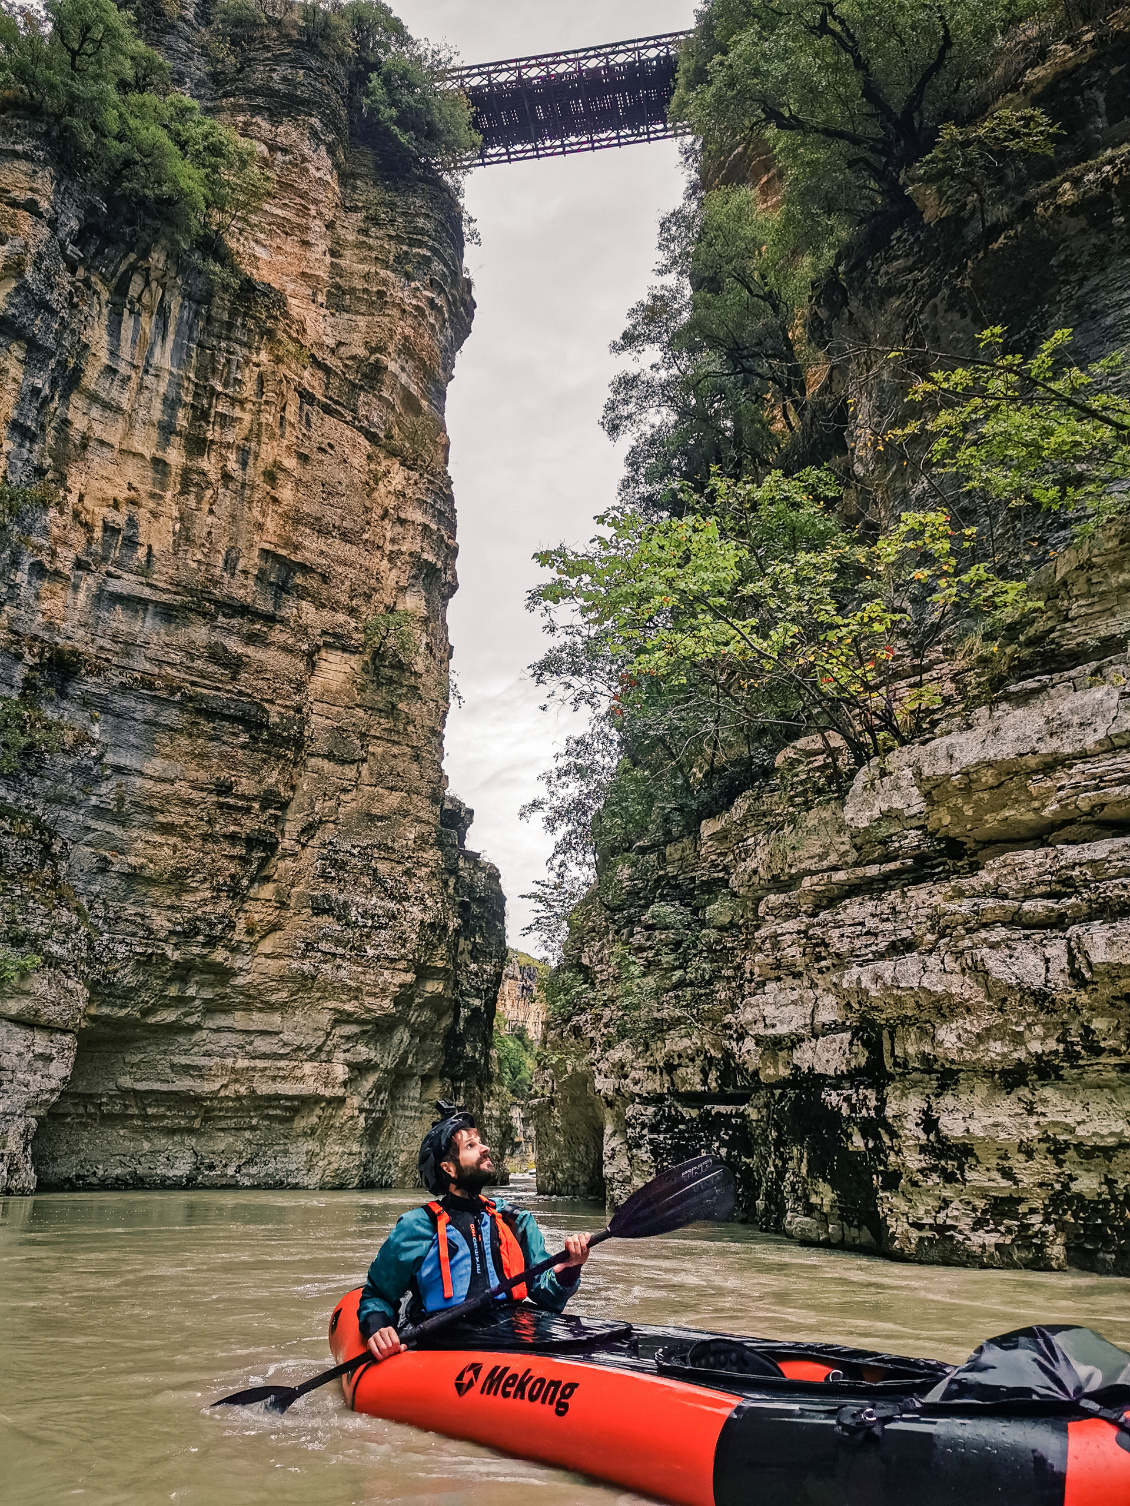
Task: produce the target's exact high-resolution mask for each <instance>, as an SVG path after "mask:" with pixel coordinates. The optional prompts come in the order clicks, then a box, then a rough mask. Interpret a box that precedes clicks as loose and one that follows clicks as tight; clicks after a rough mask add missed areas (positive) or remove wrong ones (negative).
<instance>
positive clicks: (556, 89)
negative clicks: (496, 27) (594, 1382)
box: [445, 31, 689, 163]
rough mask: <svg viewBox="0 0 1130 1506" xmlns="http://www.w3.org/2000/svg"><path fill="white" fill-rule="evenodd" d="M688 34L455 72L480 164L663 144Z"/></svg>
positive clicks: (452, 80)
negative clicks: (641, 143) (479, 144)
mask: <svg viewBox="0 0 1130 1506" xmlns="http://www.w3.org/2000/svg"><path fill="white" fill-rule="evenodd" d="M688 35H689V33H688V32H685V31H670V32H664V33H662V34H661V35H659V36H653V37H637V38H635V39H634V40H632V41H628V42H614V43H612V44H610V45H608V46H605V47H582V48H578V49H577V50H576V51H573V52H543V53H539V54H538V55H537V56H535V57H525V58H507V59H503V60H502V61H500V62H496V63H481V64H478V65H476V66H473V67H469V68H457V69H452V70H451V72H450V73H448V74H447V75H446V80H445V81H446V82H447V83H449V84H451V85H452V86H453V87H455V88H457V89H460V90H461V91H462V92H463V93H464V94H466V96H467V98H468V99H469V101H470V104H471V111H472V116H473V120H474V124H475V129H476V130H477V131H478V132H479V133H480V134H481V136H482V138H483V144H482V149H481V151H480V152H479V153H478V155H477V156H476V157H475V158H474V159H472V160H473V161H476V162H483V163H486V162H520V161H523V160H525V159H527V158H531V157H561V156H565V155H566V154H568V153H570V152H597V151H601V150H603V149H604V148H606V147H613V146H626V145H628V144H629V143H631V142H634V141H662V140H665V139H666V138H667V137H670V136H674V135H675V134H676V133H677V128H676V127H674V126H672V125H671V123H670V122H669V121H668V119H667V112H668V110H669V108H670V104H671V96H672V94H673V93H674V89H675V73H676V69H677V67H678V60H679V49H680V47H681V45H682V43H683V40H684V38H686V37H687V36H688Z"/></svg>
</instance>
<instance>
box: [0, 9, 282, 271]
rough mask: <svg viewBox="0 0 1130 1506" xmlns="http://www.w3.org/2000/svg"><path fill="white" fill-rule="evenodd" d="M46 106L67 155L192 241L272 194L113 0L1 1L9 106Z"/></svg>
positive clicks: (247, 152)
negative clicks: (21, 5) (173, 82)
mask: <svg viewBox="0 0 1130 1506" xmlns="http://www.w3.org/2000/svg"><path fill="white" fill-rule="evenodd" d="M5 107H6V108H7V109H9V110H10V109H23V110H26V111H29V112H31V113H34V114H39V115H42V116H44V117H46V118H47V119H48V120H49V121H50V122H51V126H52V134H53V137H54V141H55V144H56V148H57V150H58V153H59V155H60V157H61V159H62V160H63V162H64V163H65V165H66V166H67V167H68V168H69V169H70V170H71V171H72V172H75V173H79V174H82V175H83V176H84V177H85V178H86V179H87V181H88V182H89V183H91V185H92V186H94V187H96V188H98V189H100V190H101V191H103V192H105V193H107V194H109V195H110V196H111V197H114V198H117V199H118V200H120V201H122V202H124V203H126V204H132V205H134V206H137V207H138V208H139V209H140V210H141V211H143V212H145V213H149V214H151V215H152V216H153V217H154V218H155V219H158V220H160V221H162V222H163V223H164V224H165V225H166V226H167V227H168V228H169V229H171V230H172V231H173V232H174V234H177V235H179V236H180V237H181V238H182V239H184V240H186V241H192V240H194V239H195V238H196V237H197V236H198V235H200V234H201V232H202V231H204V230H206V229H209V228H210V229H211V230H212V232H213V235H214V236H216V235H218V234H220V233H222V231H223V229H230V227H231V224H232V222H233V220H234V218H235V216H236V215H237V214H238V213H241V212H246V211H247V210H248V208H249V207H251V206H252V205H253V204H254V203H256V202H260V201H261V199H262V197H263V196H265V194H266V192H267V190H268V187H269V179H268V178H267V177H266V175H264V174H262V173H260V172H259V170H258V169H257V168H256V167H255V164H254V153H253V149H252V148H251V147H250V146H249V145H248V143H246V142H243V141H242V140H241V139H240V138H239V137H238V136H237V135H236V134H235V132H234V131H232V130H231V129H230V128H229V127H227V126H225V125H223V124H221V123H220V122H219V121H215V120H211V119H209V118H208V117H207V116H204V115H202V114H201V112H200V109H199V106H198V105H197V104H196V103H195V102H194V101H193V100H190V99H189V98H188V97H187V96H186V95H184V94H179V93H177V92H176V91H174V90H173V89H172V88H171V86H170V81H169V70H168V65H167V64H166V63H165V61H164V59H163V58H161V57H160V56H159V55H158V54H157V53H156V52H154V51H153V49H152V48H150V47H147V46H145V44H144V43H143V42H142V41H141V39H140V38H139V37H138V35H137V32H136V29H135V27H134V25H133V22H132V21H131V19H130V17H129V16H128V15H127V14H126V13H125V12H123V11H121V10H119V9H118V7H117V6H116V5H114V4H113V0H47V5H46V7H45V9H44V11H43V12H42V13H40V12H37V11H32V10H30V9H25V10H21V11H19V12H18V13H13V12H11V11H10V10H3V11H0V109H3V108H5Z"/></svg>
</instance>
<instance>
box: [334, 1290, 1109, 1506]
mask: <svg viewBox="0 0 1130 1506" xmlns="http://www.w3.org/2000/svg"><path fill="white" fill-rule="evenodd" d="M359 1298H360V1292H359V1291H354V1292H350V1293H349V1294H348V1296H346V1297H343V1298H342V1300H341V1302H339V1303H338V1305H337V1307H336V1308H335V1309H334V1312H333V1316H332V1318H331V1320H330V1347H331V1349H332V1350H333V1353H334V1356H335V1358H336V1360H337V1361H338V1363H341V1362H343V1361H345V1360H347V1359H349V1358H351V1357H352V1356H353V1355H356V1354H360V1353H361V1352H362V1350H363V1349H364V1344H363V1342H362V1340H361V1336H360V1332H359V1330H358V1327H357V1304H358V1301H359ZM1031 1332H1034V1333H1042V1332H1048V1333H1054V1332H1055V1331H1054V1330H1031ZM1072 1332H1073V1333H1075V1334H1080V1333H1082V1334H1087V1333H1088V1332H1089V1331H1088V1330H1082V1329H1075V1330H1072ZM1089 1337H1090V1338H1091V1339H1095V1340H1096V1341H1097V1342H1098V1343H1100V1344H1101V1343H1103V1341H1102V1340H1098V1339H1097V1336H1096V1335H1089ZM436 1338H437V1340H438V1342H435V1346H434V1347H429V1348H426V1349H418V1350H412V1351H409V1352H405V1353H403V1354H400V1355H397V1356H396V1357H395V1358H394V1359H392V1360H388V1361H386V1362H385V1363H384V1364H381V1365H377V1364H372V1365H365V1366H363V1367H362V1368H360V1369H359V1370H357V1371H355V1372H353V1374H352V1375H350V1376H347V1377H346V1378H345V1379H344V1380H343V1383H342V1384H343V1387H344V1391H345V1398H346V1401H347V1402H348V1403H349V1405H350V1406H351V1407H352V1408H353V1409H354V1410H355V1411H358V1412H366V1413H369V1414H371V1415H372V1416H374V1417H383V1418H387V1419H389V1420H390V1421H393V1422H401V1423H408V1424H410V1425H411V1426H413V1427H418V1428H425V1429H430V1430H432V1431H434V1432H439V1433H444V1434H446V1435H447V1436H449V1437H452V1438H465V1439H468V1440H471V1441H473V1442H475V1443H481V1444H487V1445H489V1446H490V1447H492V1448H496V1449H500V1450H502V1451H504V1452H506V1453H509V1454H515V1455H518V1456H520V1457H521V1458H524V1459H533V1460H538V1461H541V1462H542V1463H545V1464H551V1465H557V1466H559V1467H561V1468H565V1469H570V1470H576V1471H579V1472H581V1473H584V1474H588V1475H592V1476H593V1477H594V1478H595V1479H598V1480H603V1481H607V1482H609V1483H611V1484H615V1485H619V1486H622V1487H625V1488H627V1489H629V1490H633V1491H636V1492H638V1493H640V1494H641V1495H646V1496H652V1497H654V1498H656V1499H657V1500H660V1501H670V1502H675V1503H678V1506H989V1503H993V1506H1130V1432H1128V1431H1126V1428H1125V1426H1123V1425H1120V1424H1121V1423H1122V1420H1123V1411H1122V1410H1120V1409H1115V1410H1112V1409H1111V1408H1110V1407H1109V1406H1101V1405H1100V1404H1099V1403H1096V1402H1087V1401H1084V1402H1082V1403H1079V1404H1077V1403H1074V1402H1070V1401H1069V1402H1067V1403H1063V1402H1056V1401H1051V1402H1049V1401H1047V1400H1043V1401H1041V1400H1039V1399H1036V1400H1033V1399H1027V1400H1022V1401H1017V1400H1011V1401H1009V1400H1007V1399H1006V1400H1005V1401H1004V1402H1003V1403H998V1404H994V1403H992V1402H990V1403H988V1404H986V1403H984V1402H982V1401H969V1402H961V1401H959V1402H958V1403H957V1404H956V1405H955V1404H953V1403H945V1404H938V1405H932V1404H931V1403H930V1401H929V1400H928V1399H926V1400H924V1399H923V1398H928V1396H929V1394H930V1393H931V1392H932V1391H934V1390H935V1389H936V1388H937V1387H939V1386H941V1385H946V1384H947V1377H951V1376H953V1375H954V1374H955V1372H954V1368H953V1367H952V1366H947V1365H943V1364H941V1363H939V1362H936V1361H931V1360H914V1359H905V1358H900V1357H898V1356H893V1355H885V1354H880V1353H877V1352H875V1353H873V1352H870V1351H864V1350H858V1349H849V1348H846V1347H844V1346H839V1345H835V1344H803V1345H788V1344H781V1343H774V1342H772V1341H767V1340H758V1339H748V1338H738V1337H726V1336H721V1335H710V1334H704V1333H701V1332H698V1331H693V1330H688V1329H675V1328H656V1327H639V1326H636V1327H633V1326H631V1325H629V1324H610V1323H595V1322H592V1321H590V1320H586V1319H581V1318H576V1317H572V1316H569V1317H558V1316H556V1315H553V1314H548V1313H544V1312H541V1311H539V1310H538V1309H536V1308H533V1307H529V1306H526V1305H520V1306H518V1307H507V1308H505V1309H503V1310H502V1311H501V1312H500V1313H499V1314H497V1315H494V1316H492V1318H491V1320H489V1321H487V1322H485V1323H483V1324H477V1325H476V1326H475V1327H474V1328H471V1327H469V1326H463V1327H459V1328H455V1329H452V1330H448V1331H447V1332H445V1333H444V1334H443V1335H442V1339H441V1338H440V1336H439V1335H437V1336H436ZM995 1342H997V1343H1000V1342H1002V1341H995ZM441 1344H442V1347H440V1345H441ZM984 1347H986V1348H987V1347H988V1346H984ZM1107 1348H1108V1349H1111V1350H1112V1352H1113V1353H1115V1354H1121V1351H1114V1350H1113V1347H1112V1346H1107ZM980 1353H981V1351H978V1354H980ZM975 1358H976V1357H975ZM1125 1358H1126V1360H1127V1362H1128V1364H1130V1355H1127V1356H1126V1357H1125ZM1005 1360H1006V1362H1008V1361H1009V1356H1008V1355H1005ZM966 1368H968V1367H966ZM962 1373H963V1372H956V1374H957V1375H958V1376H959V1377H960V1375H961V1374H962ZM958 1389H960V1388H958ZM973 1389H974V1391H975V1389H976V1388H975V1387H974V1388H973ZM1109 1399H1110V1398H1108V1400H1109ZM1125 1405H1126V1406H1127V1407H1130V1392H1128V1394H1127V1396H1126V1398H1125Z"/></svg>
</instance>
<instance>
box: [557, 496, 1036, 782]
mask: <svg viewBox="0 0 1130 1506" xmlns="http://www.w3.org/2000/svg"><path fill="white" fill-rule="evenodd" d="M837 495H838V492H837V488H836V485H835V482H834V480H833V478H832V477H831V476H830V475H829V473H827V472H819V471H807V472H802V473H800V474H799V475H797V476H796V477H792V478H787V477H785V476H783V475H782V474H781V473H779V472H774V473H772V474H771V475H770V476H769V477H768V478H767V479H766V480H765V481H764V482H763V483H761V484H760V485H755V484H752V483H745V482H733V481H729V480H726V479H724V478H722V477H717V478H715V480H714V482H713V483H712V486H711V490H710V495H709V499H708V500H709V503H710V511H711V513H712V515H711V516H701V515H698V514H688V515H686V516H684V517H682V518H668V519H663V520H660V521H656V522H649V521H647V520H645V519H644V518H643V517H642V516H641V515H640V514H638V513H634V512H624V513H620V514H616V515H605V516H604V517H602V518H600V519H598V522H601V523H603V524H604V525H606V527H607V529H608V532H607V533H605V534H603V535H600V536H598V537H597V538H595V539H594V540H593V541H592V543H591V545H590V547H589V548H588V549H587V550H581V551H576V550H571V549H567V548H565V547H564V546H562V547H559V548H558V549H554V550H546V551H544V552H543V553H541V554H539V555H538V556H537V558H538V560H539V562H540V563H541V564H542V565H544V566H546V567H548V568H549V569H551V570H552V571H553V572H554V574H555V576H556V580H555V581H552V582H549V583H548V584H546V585H544V586H542V587H541V588H540V590H539V591H538V593H537V595H538V597H539V599H540V600H541V601H542V602H543V603H544V604H545V605H546V606H547V607H549V608H550V609H554V608H560V607H561V606H567V607H568V608H570V609H571V610H572V611H573V612H574V613H575V618H576V624H577V627H576V630H577V631H578V632H581V633H584V634H585V635H587V636H589V637H591V638H594V639H595V640H596V642H597V644H598V645H599V647H600V649H602V650H603V651H605V652H606V653H607V654H608V655H609V656H610V657H611V659H613V660H614V661H615V662H616V663H618V664H619V665H620V666H621V674H620V689H619V690H618V691H617V692H616V694H615V695H614V696H613V697H612V702H611V708H610V709H611V713H612V716H613V717H614V718H618V717H623V716H624V715H625V714H626V712H627V711H628V709H629V708H630V707H631V706H632V705H633V703H635V702H636V701H637V700H638V699H640V698H641V696H642V697H643V698H645V699H646V697H647V695H648V694H649V693H650V692H651V686H652V685H653V684H654V685H657V686H658V687H659V688H660V689H662V688H663V687H666V686H671V687H673V688H674V689H675V690H676V691H679V690H681V689H685V688H687V687H689V686H691V685H693V684H694V683H695V682H696V681H697V680H698V679H699V677H700V674H701V672H702V671H704V670H705V671H706V673H707V676H708V682H709V684H710V686H711V689H712V691H713V692H714V693H717V694H722V695H725V696H726V697H728V698H729V699H731V700H732V701H734V702H737V703H739V704H740V705H741V707H742V708H743V710H744V713H745V716H746V718H747V719H748V721H749V722H750V723H751V724H752V725H757V724H759V723H760V724H764V725H765V726H766V727H787V728H788V729H789V730H790V732H792V734H793V735H798V734H799V733H800V732H801V731H804V730H816V731H833V732H835V733H837V734H838V735H839V736H840V737H842V738H843V739H844V741H845V743H846V744H847V745H848V748H849V749H850V750H851V753H852V755H853V758H854V760H855V761H856V762H857V763H858V764H863V763H865V762H866V761H867V760H868V759H869V758H871V757H873V756H875V755H876V754H878V753H880V752H882V751H883V749H884V747H889V746H891V745H893V744H897V743H902V742H904V741H906V740H907V738H909V737H911V736H913V735H914V734H915V733H916V732H917V730H918V728H919V726H920V723H921V718H922V713H923V712H924V711H925V710H928V709H930V708H931V707H932V706H933V705H934V704H936V692H934V691H932V690H931V689H929V688H928V687H926V686H925V685H924V684H922V683H921V678H922V673H923V668H924V659H925V655H926V653H927V651H928V650H929V648H930V647H931V646H932V645H933V644H934V643H935V642H936V641H937V640H938V638H939V637H940V636H941V634H942V633H943V632H944V631H946V629H947V628H948V627H949V626H951V625H952V623H953V622H954V620H955V619H958V618H962V617H967V616H969V615H970V614H973V615H986V614H993V613H999V612H1002V611H1004V610H1005V609H1006V608H1008V607H1009V606H1011V605H1013V604H1014V603H1015V602H1016V601H1017V599H1018V597H1019V596H1020V594H1021V592H1022V589H1023V588H1022V586H1021V585H1020V584H1019V583H1016V582H1009V581H1004V580H1001V579H1000V578H998V577H997V576H996V575H994V574H993V572H992V571H991V570H990V569H989V568H988V567H987V565H986V564H985V563H983V562H981V561H977V560H975V559H973V558H967V557H966V556H967V551H970V550H974V549H975V545H976V530H975V529H966V530H963V532H962V535H961V536H959V537H957V538H955V530H954V529H953V528H952V527H951V526H950V519H949V516H948V515H947V514H945V513H943V512H912V513H906V514H904V515H903V517H902V518H900V519H899V521H898V522H897V523H896V524H895V525H894V526H893V527H892V528H890V529H889V530H887V531H886V532H885V533H883V534H881V535H880V536H879V537H878V538H877V539H876V540H874V541H873V542H869V541H867V540H866V539H865V538H863V537H861V536H860V535H858V534H850V533H848V532H846V531H845V530H844V529H843V528H842V527H841V525H840V524H839V523H837V522H836V520H835V518H834V517H833V516H832V514H831V512H830V511H829V509H828V505H827V504H829V503H830V502H832V501H834V500H835V498H836V496H837ZM896 655H897V656H898V660H899V663H898V666H897V669H896V665H895V659H896ZM908 678H909V679H910V680H911V681H912V682H913V681H914V680H915V679H916V678H917V680H918V681H919V683H917V684H914V683H912V684H911V685H909V686H908V685H907V683H906V682H907V680H908Z"/></svg>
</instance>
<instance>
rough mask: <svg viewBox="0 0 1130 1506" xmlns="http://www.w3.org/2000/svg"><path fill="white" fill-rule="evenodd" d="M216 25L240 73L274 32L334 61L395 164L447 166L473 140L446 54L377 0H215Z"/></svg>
mask: <svg viewBox="0 0 1130 1506" xmlns="http://www.w3.org/2000/svg"><path fill="white" fill-rule="evenodd" d="M213 33H214V43H213V60H214V62H215V64H216V66H217V68H218V69H219V71H220V72H221V73H223V74H227V73H237V72H238V71H239V69H240V67H241V66H242V63H243V61H244V59H245V57H246V56H247V55H248V54H249V53H250V52H251V51H252V50H253V49H254V48H255V47H256V46H258V45H260V44H261V43H263V42H265V41H270V40H273V39H276V38H278V37H279V36H283V37H286V38H288V39H290V40H292V41H293V42H295V43H296V44H298V45H300V46H304V47H308V48H310V49H311V50H312V51H314V52H316V53H318V54H319V55H320V56H322V57H324V58H326V59H327V60H329V61H331V62H334V63H336V64H338V65H339V66H340V67H341V69H342V72H343V75H344V78H345V80H346V90H347V94H348V97H349V102H350V104H351V106H352V107H353V108H354V109H355V110H356V111H357V112H358V114H359V115H360V116H361V117H362V119H363V121H364V122H365V124H366V126H367V128H368V129H369V130H370V131H371V132H372V134H373V135H374V136H375V138H376V141H377V143H378V145H379V147H380V149H381V151H382V154H383V155H384V156H385V158H386V159H387V160H388V161H389V163H390V165H392V166H394V167H400V168H410V167H412V166H413V165H414V164H417V163H419V162H420V161H421V160H427V161H429V162H431V163H434V164H437V165H439V166H440V167H445V166H452V165H455V164H458V163H459V162H461V161H462V160H463V159H464V158H466V157H468V156H470V155H471V154H473V153H474V152H475V151H476V150H477V148H478V145H479V137H478V136H477V135H476V133H475V131H474V130H473V128H472V126H471V113H470V107H469V105H468V102H467V100H466V98H465V96H464V95H462V94H460V93H458V91H456V90H452V89H446V88H444V87H443V71H444V68H445V67H446V65H447V63H448V62H449V61H450V59H449V58H448V56H447V54H446V53H444V52H443V51H442V50H441V49H437V48H433V47H429V46H428V45H427V44H426V43H424V42H420V41H418V40H416V38H414V37H412V36H411V35H410V34H409V32H408V30H407V28H406V27H405V26H404V24H403V22H401V21H400V20H398V19H397V17H396V16H395V15H394V14H393V12H392V11H391V10H390V9H389V8H388V6H386V5H382V4H380V3H379V0H348V3H346V4H314V3H305V0H261V3H260V0H220V4H219V5H217V7H216V10H215V14H214V17H213Z"/></svg>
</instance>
